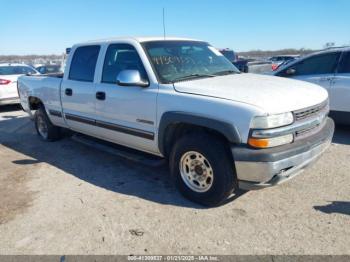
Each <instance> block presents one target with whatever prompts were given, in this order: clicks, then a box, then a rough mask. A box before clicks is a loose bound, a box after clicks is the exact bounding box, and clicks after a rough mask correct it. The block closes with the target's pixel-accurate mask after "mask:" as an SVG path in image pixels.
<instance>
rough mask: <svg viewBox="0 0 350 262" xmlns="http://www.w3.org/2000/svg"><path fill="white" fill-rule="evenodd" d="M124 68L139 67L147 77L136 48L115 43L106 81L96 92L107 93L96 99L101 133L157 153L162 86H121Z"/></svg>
mask: <svg viewBox="0 0 350 262" xmlns="http://www.w3.org/2000/svg"><path fill="white" fill-rule="evenodd" d="M123 70H137V71H139V72H140V74H141V76H142V78H143V79H147V74H146V72H145V70H144V67H143V64H142V61H141V59H140V58H139V55H138V53H137V51H136V50H135V48H134V47H133V46H131V45H129V44H112V45H110V46H109V47H108V49H107V52H106V58H105V61H104V66H103V72H102V77H101V79H102V81H101V83H98V84H96V93H97V92H102V93H105V99H104V100H101V99H97V98H96V102H95V103H96V123H97V126H98V127H99V136H100V137H103V138H105V139H108V140H110V141H113V142H116V143H118V144H123V145H127V146H130V147H133V148H136V149H139V150H143V151H147V152H153V153H154V152H155V153H157V152H158V148H157V142H156V141H155V130H156V128H155V124H156V104H157V93H158V85H157V84H154V85H152V84H151V85H150V86H148V87H146V88H143V87H139V86H119V85H117V84H116V82H117V81H116V79H117V76H118V74H119V73H120V72H121V71H123Z"/></svg>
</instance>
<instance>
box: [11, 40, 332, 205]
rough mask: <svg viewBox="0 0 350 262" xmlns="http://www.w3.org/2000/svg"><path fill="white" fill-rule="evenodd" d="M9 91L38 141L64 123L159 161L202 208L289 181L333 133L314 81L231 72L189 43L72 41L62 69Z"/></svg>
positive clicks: (210, 50)
mask: <svg viewBox="0 0 350 262" xmlns="http://www.w3.org/2000/svg"><path fill="white" fill-rule="evenodd" d="M18 91H19V95H20V101H21V104H22V107H23V108H24V110H25V111H27V112H28V113H29V114H31V115H32V113H33V112H35V114H34V115H32V116H33V118H34V120H35V126H36V129H37V132H38V134H39V135H40V136H41V137H42V138H43V139H44V140H48V141H54V140H57V139H59V138H60V136H61V131H62V129H63V128H68V129H71V130H74V131H76V132H80V133H84V134H87V135H89V136H94V137H97V138H100V139H104V140H107V141H110V142H113V143H117V144H121V145H124V146H127V147H130V148H134V149H137V150H140V151H144V152H147V153H150V154H153V155H157V156H161V157H164V158H167V159H168V160H169V166H170V171H171V174H172V177H173V178H174V182H175V184H176V186H177V188H178V189H179V190H180V192H181V193H182V194H183V195H184V196H186V197H187V198H189V199H191V200H192V201H195V202H197V203H200V204H203V205H208V206H214V205H218V204H220V203H222V202H223V201H225V200H226V199H227V197H229V195H230V194H231V193H232V192H233V191H234V190H235V189H237V188H244V189H254V188H262V187H267V186H273V185H276V184H279V183H282V182H284V181H287V180H288V179H290V178H292V177H294V176H295V175H297V174H299V173H300V172H301V171H302V170H303V169H304V168H305V167H306V166H308V165H309V164H310V163H311V162H313V161H314V160H315V159H316V158H317V157H318V156H320V154H321V153H322V152H323V151H324V150H325V149H326V148H327V147H328V145H329V144H330V142H331V140H332V136H333V132H334V124H333V122H332V120H331V119H329V118H328V117H327V114H328V111H329V105H328V95H327V91H325V90H324V89H322V88H321V87H319V86H317V85H314V84H310V83H305V82H301V81H296V80H289V79H283V78H276V77H271V76H262V75H254V74H240V72H239V71H238V70H237V69H236V68H235V67H234V66H233V65H232V63H230V62H229V61H228V60H227V59H226V58H225V57H224V56H223V55H222V54H221V53H220V52H218V51H217V50H216V49H215V48H214V47H212V46H211V45H210V44H208V43H207V42H203V41H198V40H191V39H182V38H167V39H166V40H164V39H163V38H114V39H107V40H101V41H92V42H87V43H82V44H77V45H75V46H73V48H72V49H71V52H70V55H69V57H68V60H67V65H66V68H65V72H64V74H63V75H50V76H22V77H20V78H19V80H18Z"/></svg>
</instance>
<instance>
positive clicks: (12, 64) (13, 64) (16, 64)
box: [0, 63, 28, 66]
mask: <svg viewBox="0 0 350 262" xmlns="http://www.w3.org/2000/svg"><path fill="white" fill-rule="evenodd" d="M0 66H28V65H26V64H19V63H0Z"/></svg>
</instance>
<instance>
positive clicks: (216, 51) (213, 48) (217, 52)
mask: <svg viewBox="0 0 350 262" xmlns="http://www.w3.org/2000/svg"><path fill="white" fill-rule="evenodd" d="M208 48H209V49H210V50H211V51H212V52H213V53H214V54H216V55H217V56H223V54H221V53H220V52H219V50H217V49H216V48H215V47H212V46H208Z"/></svg>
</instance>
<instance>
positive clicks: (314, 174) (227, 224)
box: [0, 107, 350, 255]
mask: <svg viewBox="0 0 350 262" xmlns="http://www.w3.org/2000/svg"><path fill="white" fill-rule="evenodd" d="M333 142H334V143H333V144H332V146H331V147H330V148H329V150H327V152H326V153H325V154H324V155H323V156H322V158H321V159H320V160H319V161H318V162H317V163H316V164H315V165H314V166H312V167H311V168H310V169H308V170H307V171H306V172H304V173H303V174H302V175H300V176H298V177H296V178H295V179H293V180H291V181H289V182H288V183H285V184H283V185H280V186H277V187H273V188H268V189H264V190H259V191H250V192H245V193H241V194H238V195H237V196H235V197H233V199H232V201H230V202H229V203H227V204H225V205H223V206H221V207H218V208H211V209H205V208H202V207H200V206H197V205H194V204H193V203H191V202H189V201H187V200H185V199H184V198H182V197H181V196H180V195H179V194H178V193H177V191H176V190H175V188H174V187H173V186H172V184H171V182H170V181H169V180H170V179H169V174H168V171H167V169H166V167H157V168H151V167H147V166H145V165H142V164H138V163H135V162H133V161H130V160H126V159H124V158H122V157H117V156H115V155H112V154H109V153H106V152H103V151H101V150H97V149H96V148H93V147H90V146H86V145H84V144H82V143H79V142H77V141H75V140H73V139H71V138H64V139H63V140H61V141H58V142H55V143H45V142H42V141H41V140H39V138H38V136H37V135H36V133H35V131H34V127H33V123H32V122H31V121H30V120H29V119H28V118H27V117H26V116H25V115H24V113H23V112H21V111H20V110H19V109H18V108H17V107H2V108H1V109H0V236H1V238H0V254H125V255H130V254H215V255H219V254H350V248H349V246H350V161H349V159H350V129H347V128H341V127H337V131H336V135H335V138H334V141H333Z"/></svg>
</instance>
